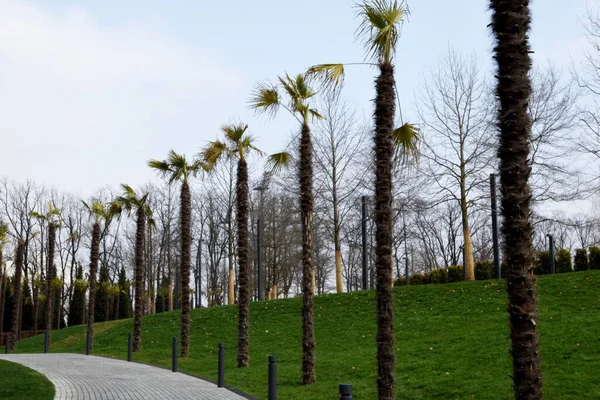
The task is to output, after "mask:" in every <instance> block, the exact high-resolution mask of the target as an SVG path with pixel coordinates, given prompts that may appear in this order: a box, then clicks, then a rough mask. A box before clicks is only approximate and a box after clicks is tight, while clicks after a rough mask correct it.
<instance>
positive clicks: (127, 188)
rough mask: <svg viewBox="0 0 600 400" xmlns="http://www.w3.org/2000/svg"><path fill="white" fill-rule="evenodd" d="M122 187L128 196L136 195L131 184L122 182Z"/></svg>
mask: <svg viewBox="0 0 600 400" xmlns="http://www.w3.org/2000/svg"><path fill="white" fill-rule="evenodd" d="M121 188H122V189H123V190H124V191H125V194H126V195H127V196H128V197H135V190H133V188H132V187H131V186H129V185H126V184H124V183H121Z"/></svg>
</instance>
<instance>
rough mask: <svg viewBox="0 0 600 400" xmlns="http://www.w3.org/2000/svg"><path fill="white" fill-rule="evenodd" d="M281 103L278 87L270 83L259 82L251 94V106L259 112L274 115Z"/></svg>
mask: <svg viewBox="0 0 600 400" xmlns="http://www.w3.org/2000/svg"><path fill="white" fill-rule="evenodd" d="M280 104H281V102H280V99H279V92H278V91H277V88H276V87H275V86H273V85H271V84H269V83H259V84H258V85H256V87H255V88H254V90H253V91H252V93H251V94H250V101H249V106H250V108H252V109H253V110H254V111H255V112H257V113H259V114H260V113H264V114H266V115H268V116H270V117H274V116H275V115H276V114H277V111H278V110H279V106H280Z"/></svg>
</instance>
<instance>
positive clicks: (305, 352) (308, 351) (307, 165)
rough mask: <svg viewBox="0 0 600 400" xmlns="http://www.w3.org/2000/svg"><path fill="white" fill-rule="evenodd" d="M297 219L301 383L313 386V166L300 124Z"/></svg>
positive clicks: (308, 140) (305, 127)
mask: <svg viewBox="0 0 600 400" xmlns="http://www.w3.org/2000/svg"><path fill="white" fill-rule="evenodd" d="M298 172H299V180H300V217H301V219H302V383H303V384H305V385H308V384H312V383H315V382H316V377H315V332H314V330H315V329H314V328H315V322H314V320H315V316H314V311H313V303H314V296H315V294H314V284H313V282H314V278H315V268H314V264H313V231H312V219H313V192H312V183H313V166H312V143H311V138H310V129H309V127H308V125H307V124H306V123H304V124H302V132H301V136H300V168H299V170H298Z"/></svg>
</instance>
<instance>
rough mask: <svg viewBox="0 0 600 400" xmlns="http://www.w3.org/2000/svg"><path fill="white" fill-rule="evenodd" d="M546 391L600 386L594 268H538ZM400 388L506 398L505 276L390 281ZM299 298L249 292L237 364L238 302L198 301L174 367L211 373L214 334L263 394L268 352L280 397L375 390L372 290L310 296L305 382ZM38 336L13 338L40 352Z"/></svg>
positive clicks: (122, 330) (104, 346)
mask: <svg viewBox="0 0 600 400" xmlns="http://www.w3.org/2000/svg"><path fill="white" fill-rule="evenodd" d="M538 289H539V295H540V300H539V327H540V331H541V335H542V336H541V353H542V369H543V373H544V392H545V394H546V397H547V398H549V399H585V398H589V399H598V398H600V341H599V340H600V333H599V329H598V327H600V271H589V272H582V273H580V272H577V273H569V274H561V275H556V276H543V277H541V278H539V280H538ZM394 292H395V302H396V307H395V310H396V311H395V313H396V319H395V323H396V346H397V352H396V354H397V374H396V379H397V394H398V398H402V399H432V398H440V399H510V398H512V389H511V379H510V377H509V374H510V373H511V360H510V355H509V352H508V349H509V347H510V336H509V329H508V317H507V313H506V294H505V291H504V286H503V281H481V282H465V283H462V282H461V283H454V284H448V285H426V286H410V287H401V288H396V289H395V290H394ZM300 307H301V302H300V299H289V300H275V301H269V302H265V301H263V302H254V303H251V326H250V327H251V335H250V367H249V368H246V369H237V368H236V344H237V339H236V338H237V317H236V316H237V311H236V308H235V307H232V306H222V307H214V308H210V309H202V310H193V312H192V335H191V346H190V354H191V358H189V359H186V360H180V361H179V367H180V370H184V371H187V372H191V373H195V374H198V375H202V376H206V377H209V378H212V379H216V373H217V345H218V343H219V342H223V343H225V346H226V372H225V382H226V384H228V385H231V386H235V387H237V388H240V389H241V390H244V391H246V392H248V393H250V394H253V395H255V396H257V397H259V398H261V399H262V398H266V391H267V355H270V354H272V355H276V356H277V362H278V377H277V379H278V394H279V398H281V399H295V398H300V399H315V400H316V399H337V398H338V397H337V396H338V395H337V385H338V384H340V383H352V384H353V385H354V393H355V398H357V399H374V398H376V387H375V379H376V371H377V368H376V360H375V354H376V348H375V333H376V320H375V300H374V292H373V291H367V292H358V293H346V294H339V295H326V296H319V297H317V298H316V299H315V331H316V332H315V334H316V339H317V347H316V359H317V364H316V368H317V370H316V373H317V384H315V385H312V386H302V385H300V383H299V382H300V376H301V332H302V331H301V313H300ZM179 321H180V314H179V313H178V312H173V313H163V314H157V315H149V316H147V317H144V320H143V336H142V342H143V349H142V351H141V352H139V353H136V354H134V360H136V361H141V362H145V363H151V364H155V365H161V366H166V367H168V366H170V360H171V359H170V356H171V348H170V346H171V340H172V336H174V335H175V336H176V335H178V334H179V323H180V322H179ZM132 325H133V323H132V320H122V321H112V322H106V323H100V324H97V326H96V337H95V348H94V354H97V355H104V356H110V357H118V358H126V356H127V334H128V333H129V332H131V330H132ZM42 349H43V338H42V336H38V337H33V338H29V339H26V340H24V341H22V342H21V343H19V345H18V350H19V352H41V351H42ZM51 351H52V352H75V353H81V352H84V351H85V328H84V326H75V327H71V328H67V329H63V330H61V331H58V332H55V333H54V334H53V344H52V349H51Z"/></svg>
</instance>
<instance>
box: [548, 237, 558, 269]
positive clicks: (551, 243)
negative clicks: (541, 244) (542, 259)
mask: <svg viewBox="0 0 600 400" xmlns="http://www.w3.org/2000/svg"><path fill="white" fill-rule="evenodd" d="M546 236H548V247H549V250H550V251H549V253H550V273H551V274H555V273H556V265H555V264H554V236H552V235H551V234H547V235H546Z"/></svg>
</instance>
